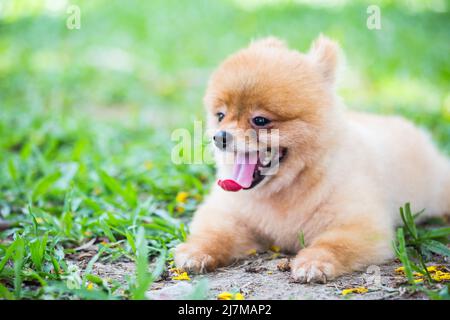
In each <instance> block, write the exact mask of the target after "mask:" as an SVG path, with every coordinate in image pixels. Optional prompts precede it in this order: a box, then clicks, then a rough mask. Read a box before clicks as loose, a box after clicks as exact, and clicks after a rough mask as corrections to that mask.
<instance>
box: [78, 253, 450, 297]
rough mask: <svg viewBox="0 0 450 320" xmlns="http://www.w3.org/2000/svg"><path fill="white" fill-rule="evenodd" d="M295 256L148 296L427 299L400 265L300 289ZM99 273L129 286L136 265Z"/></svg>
mask: <svg viewBox="0 0 450 320" xmlns="http://www.w3.org/2000/svg"><path fill="white" fill-rule="evenodd" d="M288 259H289V257H287V256H284V255H282V254H278V253H276V254H274V253H273V252H269V253H264V254H258V255H254V256H251V257H249V258H248V259H245V260H241V261H238V262H236V263H235V264H234V265H232V266H229V267H225V268H221V269H218V270H217V271H215V272H212V273H208V274H204V275H189V276H190V280H188V281H185V280H184V281H183V280H172V277H171V276H170V275H168V274H167V272H165V273H163V275H162V276H161V278H160V279H158V280H157V281H156V282H155V283H153V285H152V286H151V288H150V290H149V291H148V292H147V296H148V298H150V299H185V298H186V297H187V296H192V293H193V292H194V291H195V289H196V288H197V289H198V287H199V283H202V284H206V288H205V289H206V290H205V291H206V297H207V298H208V299H216V298H217V295H218V294H219V293H221V292H225V291H228V292H241V293H242V294H243V295H244V297H245V299H246V300H249V299H303V300H308V299H371V300H373V299H374V300H378V299H427V297H426V296H425V295H424V294H422V293H414V294H412V293H410V292H408V291H407V290H405V288H404V286H403V284H405V283H406V280H405V277H404V276H402V275H401V274H398V273H396V272H395V269H396V268H397V267H399V266H400V264H399V263H398V262H396V261H392V262H391V263H388V264H385V265H380V266H371V267H369V268H368V269H367V271H366V272H355V273H352V274H349V275H345V276H342V277H340V278H338V279H335V280H333V281H329V282H328V283H326V284H300V283H295V282H293V280H292V279H291V277H290V272H289V271H287V270H283V267H285V266H286V265H287V262H288ZM87 262H88V260H84V259H81V260H78V261H76V264H77V265H78V266H79V267H80V268H81V269H84V268H85V266H86V265H87ZM431 264H440V265H446V266H447V267H450V263H449V261H448V260H447V261H446V260H442V259H437V260H436V261H433V263H430V265H431ZM93 273H94V274H97V275H99V276H101V277H103V278H110V279H115V280H117V281H119V282H121V281H123V280H124V279H125V278H126V277H127V276H132V275H133V274H134V264H133V262H116V263H113V264H103V263H100V262H97V263H95V264H94V268H93ZM355 287H366V288H367V289H368V292H367V293H364V294H350V295H346V296H344V295H342V290H343V289H348V288H355Z"/></svg>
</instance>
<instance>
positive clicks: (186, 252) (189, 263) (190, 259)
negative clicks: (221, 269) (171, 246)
mask: <svg viewBox="0 0 450 320" xmlns="http://www.w3.org/2000/svg"><path fill="white" fill-rule="evenodd" d="M174 257H175V259H174V261H175V265H176V266H177V267H178V268H181V269H183V270H186V271H190V272H193V273H204V272H207V271H212V270H214V269H215V268H216V266H217V263H216V261H215V259H214V258H213V257H212V256H210V255H209V254H206V253H204V252H202V250H201V249H200V248H197V247H196V246H194V245H190V244H189V243H182V244H180V245H178V246H177V247H176V248H175V254H174Z"/></svg>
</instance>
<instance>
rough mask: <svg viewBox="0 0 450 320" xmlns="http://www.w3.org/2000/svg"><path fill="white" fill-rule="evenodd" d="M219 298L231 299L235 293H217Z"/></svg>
mask: <svg viewBox="0 0 450 320" xmlns="http://www.w3.org/2000/svg"><path fill="white" fill-rule="evenodd" d="M217 299H219V300H231V299H233V294H232V293H231V292H226V291H225V292H222V293H219V294H218V295H217Z"/></svg>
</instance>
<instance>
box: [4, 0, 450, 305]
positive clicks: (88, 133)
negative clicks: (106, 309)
mask: <svg viewBox="0 0 450 320" xmlns="http://www.w3.org/2000/svg"><path fill="white" fill-rule="evenodd" d="M370 4H377V5H379V7H380V9H381V19H382V20H381V23H382V28H381V30H369V29H368V28H367V27H366V20H367V17H368V13H367V11H366V10H367V7H368V6H369V5H370ZM70 5H77V6H78V7H79V8H80V10H81V28H80V29H74V30H70V29H68V28H67V27H66V19H67V18H68V17H69V15H70V14H68V13H67V11H66V10H67V8H68V7H69V6H70ZM319 33H324V34H326V35H327V36H329V37H331V38H334V39H336V40H337V41H338V42H339V43H340V44H341V46H342V48H343V50H344V52H345V54H346V67H345V69H344V72H343V77H342V79H341V85H340V88H339V92H340V94H341V95H342V96H343V98H344V100H345V101H346V103H347V105H348V106H349V108H351V109H359V110H367V111H372V112H377V113H383V114H400V115H403V116H405V117H407V118H409V119H411V120H412V121H414V122H415V123H417V124H419V125H421V126H423V127H426V128H427V129H428V130H429V131H431V133H432V135H433V137H434V138H435V140H436V141H437V143H438V145H439V147H440V148H441V149H442V150H443V152H445V153H447V154H450V93H449V85H450V59H449V53H450V14H449V2H448V1H444V0H428V1H427V0H417V1H406V0H398V1H393V0H382V1H363V0H360V1H348V0H347V1H346V0H334V1H323V0H320V1H300V0H297V1H296V0H293V1H281V0H280V1H275V0H270V1H269V0H266V1H257V0H240V1H238V0H228V1H225V0H224V1H216V0H214V1H204V0H192V1H182V0H178V1H175V0H165V1H158V0H151V1H138V0H129V1H118V0H116V1H111V0H108V1H107V0H86V1H81V0H78V1H77V0H73V1H70V2H69V1H67V0H47V1H44V0H42V1H37V0H35V1H33V0H0V220H1V219H3V220H5V221H7V223H8V224H11V226H10V227H9V228H7V229H6V230H5V231H3V232H2V233H1V234H0V280H2V281H3V283H4V284H5V285H6V288H7V289H6V290H9V289H11V288H12V287H14V290H15V291H14V294H15V296H16V297H24V296H25V297H40V296H41V295H42V294H49V292H53V291H51V290H50V289H48V288H52V287H51V286H49V285H47V284H45V285H44V284H42V283H41V285H40V287H39V286H38V287H39V288H41V289H39V290H38V291H35V290H34V289H33V290H31V289H30V291H26V292H25V293H24V292H23V291H21V290H20V288H21V282H20V281H19V282H17V280H13V279H17V277H19V278H20V279H28V281H32V280H30V279H29V278H30V277H31V276H30V272H31V275H33V277H34V278H35V277H36V276H35V275H36V274H37V275H38V276H40V277H43V274H44V275H45V276H46V277H50V278H51V279H53V280H58V279H59V278H58V277H56V278H55V273H54V272H53V273H52V272H51V270H52V268H56V267H55V261H57V262H58V263H60V264H61V268H62V269H64V271H63V272H66V273H69V272H70V271H69V269H68V268H67V267H64V266H65V265H66V263H65V261H66V259H67V255H70V254H73V248H74V247H75V246H77V245H80V244H83V243H85V242H86V241H89V240H91V239H96V240H95V241H96V243H102V246H103V247H104V248H105V249H104V251H102V254H101V258H102V259H103V258H104V259H109V260H114V259H119V258H123V257H128V258H130V259H133V257H135V254H136V250H138V249H137V248H136V241H137V240H138V239H137V237H138V233H137V230H138V228H139V227H144V228H145V231H146V232H145V238H146V240H147V241H148V249H149V254H151V255H156V254H160V253H163V252H166V253H165V255H166V254H167V251H165V250H166V249H170V248H171V247H173V246H174V245H175V244H177V243H179V242H180V241H182V240H183V239H184V237H185V229H184V224H185V223H186V222H187V221H188V220H189V216H190V214H191V213H192V212H193V211H194V210H195V207H196V206H197V205H198V203H199V202H200V201H201V200H202V197H203V196H204V194H205V193H206V192H207V190H208V188H209V184H210V183H211V182H212V175H213V168H212V167H211V166H207V165H194V166H187V165H181V166H175V165H173V164H172V163H171V161H170V150H171V147H172V142H171V141H170V133H171V130H173V129H174V128H177V127H186V128H188V129H190V130H192V121H193V120H195V119H202V118H203V116H204V115H203V107H202V95H203V92H204V89H205V85H206V82H207V79H208V76H209V74H210V73H211V71H212V70H213V68H214V67H215V66H216V65H217V64H218V63H219V62H220V61H221V60H222V59H224V58H225V57H226V56H227V55H229V54H231V53H233V52H234V51H235V50H237V49H239V48H241V47H243V46H246V45H247V44H248V43H249V41H250V40H251V39H254V38H258V37H262V36H267V35H275V36H278V37H280V38H283V39H286V40H287V42H288V43H289V44H290V46H291V47H293V48H296V49H299V50H307V49H308V48H309V46H310V43H311V41H312V40H313V39H314V38H315V37H317V36H318V34H319ZM405 161H406V160H405ZM411 201H412V202H413V201H414V199H411ZM0 232H1V231H0ZM45 235H47V236H48V237H49V238H48V239H50V240H48V243H46V245H45V246H44V247H45V250H44V252H45V255H43V257H42V259H43V262H42V263H41V264H40V263H38V260H39V259H38V258H36V257H34V258H33V259H32V258H31V257H30V256H28V255H23V256H22V258H23V259H19V260H17V261H16V260H15V261H16V262H17V263H20V264H19V266H21V267H23V269H21V268H16V269H14V270H12V269H11V270H8V269H7V267H6V266H7V265H8V264H6V262H5V264H3V266H2V259H3V261H8V259H9V258H8V248H11V243H15V242H16V241H19V240H20V239H23V240H24V246H25V248H28V246H33V243H36V241H38V240H39V239H40V240H42V239H45ZM2 239H3V240H2ZM18 239H19V240H18ZM13 240H14V242H12V241H13ZM46 241H47V240H46ZM19 242H20V241H19ZM19 245H20V243H19V244H16V246H19ZM19 247H20V246H19ZM14 248H16V247H14ZM14 250H16V251H17V248H16V249H14ZM14 250H13V249H11V250H10V251H11V252H14ZM27 250H28V249H27ZM71 250H72V251H71ZM25 252H27V251H25ZM61 253H62V254H61ZM65 255H66V256H65ZM5 257H6V258H5ZM17 257H20V251H19V253H18V256H16V258H17ZM169 258H170V255H169ZM55 259H56V260H55ZM21 270H22V271H23V270H27V272H28V273H26V272H25V271H23V272H22V271H21ZM30 270H31V271H30ZM8 272H9V273H8ZM21 272H22V273H21ZM12 274H13V275H14V277H13V276H12ZM27 277H28V278H27ZM33 277H32V278H33ZM34 278H33V279H34ZM138 278H139V277H138ZM1 283H2V282H1V281H0V289H2V285H1ZM130 283H131V284H130V288H134V289H136V285H135V284H133V282H130ZM133 286H134V287H133ZM66 289H67V288H66ZM42 290H44V291H42ZM45 290H47V291H45ZM48 290H50V291H48ZM130 290H131V291H130V292H132V293H133V292H134V297H140V295H139V294H138V293H136V292H135V291H133V289H130ZM1 292H3V293H4V292H7V291H5V290H3V291H2V290H0V293H1ZM109 294H111V292H109Z"/></svg>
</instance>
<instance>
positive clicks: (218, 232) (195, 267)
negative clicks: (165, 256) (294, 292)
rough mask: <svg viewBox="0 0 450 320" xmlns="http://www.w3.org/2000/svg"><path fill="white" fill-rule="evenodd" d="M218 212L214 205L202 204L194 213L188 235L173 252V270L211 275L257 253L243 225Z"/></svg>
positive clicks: (256, 245) (225, 213)
mask: <svg viewBox="0 0 450 320" xmlns="http://www.w3.org/2000/svg"><path fill="white" fill-rule="evenodd" d="M222 210H223V209H222ZM222 210H221V209H218V208H217V205H212V204H204V205H203V206H202V207H200V208H199V210H198V211H197V212H196V213H195V217H194V220H193V223H192V226H191V235H190V236H189V237H188V239H187V241H186V242H185V243H182V244H180V245H179V246H177V248H176V249H175V254H174V257H175V264H176V265H177V267H179V268H182V269H185V270H188V271H191V272H195V273H202V272H207V271H212V270H214V269H215V268H217V267H220V266H225V265H227V264H230V263H231V262H233V260H235V259H237V258H239V257H242V256H244V255H245V254H246V253H247V252H248V251H249V250H250V249H259V247H258V243H257V241H255V240H254V239H253V236H252V232H250V230H249V229H248V228H247V227H246V226H245V224H244V223H243V222H242V221H239V219H236V218H235V217H233V216H232V215H230V214H229V213H227V212H223V211H222Z"/></svg>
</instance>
